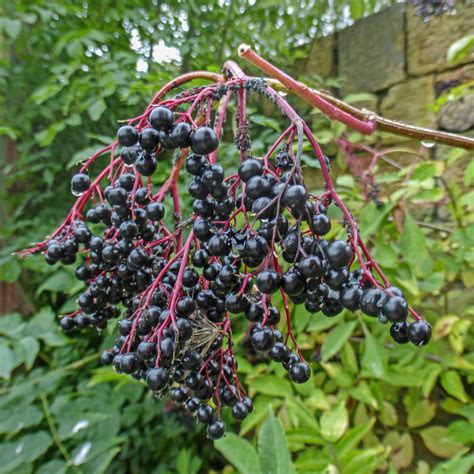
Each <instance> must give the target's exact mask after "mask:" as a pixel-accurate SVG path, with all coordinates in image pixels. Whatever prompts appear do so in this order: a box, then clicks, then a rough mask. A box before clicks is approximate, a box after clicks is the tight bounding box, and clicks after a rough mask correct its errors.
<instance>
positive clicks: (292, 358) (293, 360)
mask: <svg viewBox="0 0 474 474" xmlns="http://www.w3.org/2000/svg"><path fill="white" fill-rule="evenodd" d="M299 362H300V358H299V357H298V354H295V353H294V352H292V353H291V354H290V355H289V356H288V358H287V359H286V360H285V361H284V362H282V365H283V368H284V369H285V370H290V368H291V367H292V366H293V365H294V364H297V363H299Z"/></svg>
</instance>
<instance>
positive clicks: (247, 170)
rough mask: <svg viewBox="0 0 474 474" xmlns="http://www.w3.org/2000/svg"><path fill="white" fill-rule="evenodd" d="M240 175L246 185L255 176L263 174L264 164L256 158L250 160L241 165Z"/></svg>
mask: <svg viewBox="0 0 474 474" xmlns="http://www.w3.org/2000/svg"><path fill="white" fill-rule="evenodd" d="M238 173H239V177H240V179H241V180H242V181H243V182H244V183H246V182H247V181H249V179H250V178H252V177H253V176H259V175H261V174H263V165H262V162H261V161H259V160H256V159H254V158H248V159H246V160H245V161H243V162H242V163H241V164H240V166H239V170H238Z"/></svg>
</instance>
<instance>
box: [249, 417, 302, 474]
mask: <svg viewBox="0 0 474 474" xmlns="http://www.w3.org/2000/svg"><path fill="white" fill-rule="evenodd" d="M258 454H259V457H260V466H261V469H262V472H263V473H264V474H286V473H292V472H294V468H293V464H292V462H291V455H290V452H289V451H288V447H287V445H286V439H285V433H284V432H283V428H282V427H281V424H280V422H279V421H278V420H277V419H276V418H275V415H274V414H273V411H271V410H270V413H269V415H268V418H267V421H265V423H264V424H263V426H262V428H261V430H260V433H259V436H258Z"/></svg>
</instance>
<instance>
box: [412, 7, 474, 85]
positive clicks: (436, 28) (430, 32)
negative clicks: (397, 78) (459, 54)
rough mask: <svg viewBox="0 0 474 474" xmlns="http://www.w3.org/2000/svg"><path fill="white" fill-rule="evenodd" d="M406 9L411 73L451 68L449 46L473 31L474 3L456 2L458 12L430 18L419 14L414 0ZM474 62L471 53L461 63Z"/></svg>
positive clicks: (417, 73) (419, 73)
mask: <svg viewBox="0 0 474 474" xmlns="http://www.w3.org/2000/svg"><path fill="white" fill-rule="evenodd" d="M408 3H409V4H410V5H409V6H408V9H407V44H408V51H407V54H408V72H409V74H410V75H413V76H420V75H423V74H427V73H431V72H435V71H442V70H444V69H447V68H449V67H451V66H450V65H449V64H448V62H447V58H446V54H447V52H448V49H449V47H450V46H451V44H452V43H454V42H455V41H456V40H458V39H459V38H462V37H463V36H465V35H468V34H472V33H473V30H474V5H472V4H470V2H467V3H464V2H456V13H455V14H453V15H450V14H444V15H440V16H437V17H433V18H431V19H430V20H429V21H428V22H425V21H423V18H421V17H419V16H417V15H416V14H415V11H414V9H413V7H412V6H411V2H408ZM472 61H474V55H472V54H471V55H468V56H467V57H466V58H465V59H464V60H463V61H461V63H460V64H462V63H468V62H472Z"/></svg>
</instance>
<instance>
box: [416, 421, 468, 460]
mask: <svg viewBox="0 0 474 474" xmlns="http://www.w3.org/2000/svg"><path fill="white" fill-rule="evenodd" d="M420 435H421V438H422V439H423V442H424V443H425V446H426V447H427V448H428V449H429V450H430V451H431V452H432V453H433V454H435V455H436V456H438V457H440V458H450V457H452V456H454V455H455V454H458V453H459V452H462V451H464V447H463V446H462V445H461V444H458V443H453V442H452V441H449V439H448V437H447V435H448V429H447V428H445V427H444V426H436V425H434V426H430V427H429V428H425V429H423V430H421V431H420Z"/></svg>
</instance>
